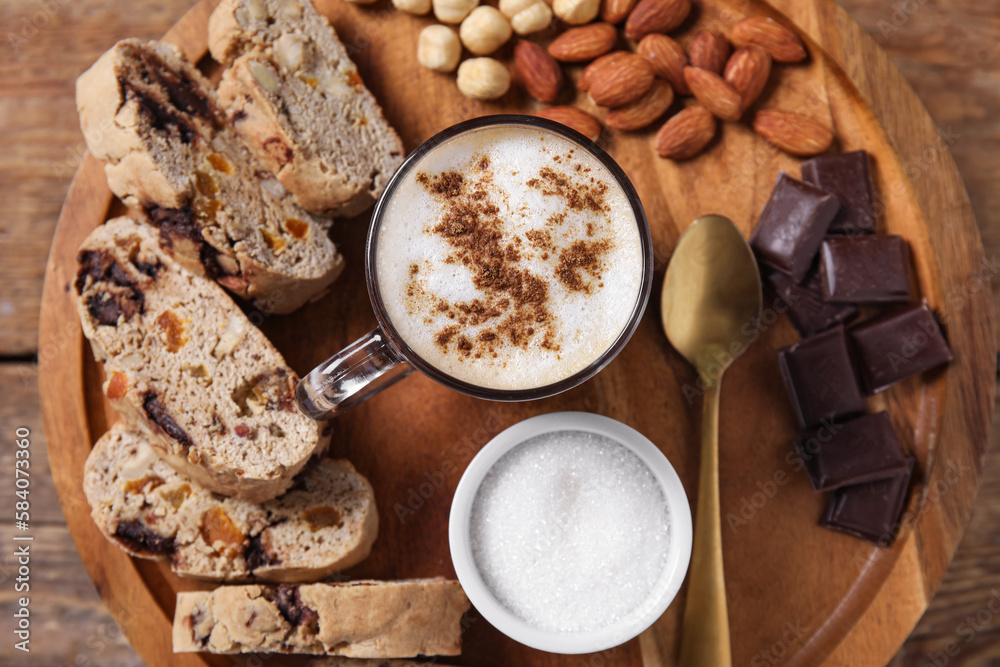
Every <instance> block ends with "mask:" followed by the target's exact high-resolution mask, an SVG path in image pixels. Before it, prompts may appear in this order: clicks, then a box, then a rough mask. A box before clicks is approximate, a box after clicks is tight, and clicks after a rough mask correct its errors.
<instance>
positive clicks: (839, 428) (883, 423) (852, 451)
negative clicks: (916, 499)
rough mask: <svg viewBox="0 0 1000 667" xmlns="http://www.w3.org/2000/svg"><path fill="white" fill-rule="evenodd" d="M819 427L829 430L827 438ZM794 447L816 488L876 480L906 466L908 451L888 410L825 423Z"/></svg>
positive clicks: (890, 475)
mask: <svg viewBox="0 0 1000 667" xmlns="http://www.w3.org/2000/svg"><path fill="white" fill-rule="evenodd" d="M820 431H822V432H825V433H826V436H825V439H826V442H823V436H822V435H821V434H820ZM795 450H796V452H797V453H798V455H799V456H800V457H802V461H803V462H804V463H805V468H806V474H807V475H808V476H809V483H810V484H811V485H812V487H813V488H814V489H815V490H817V491H830V490H832V489H837V488H840V487H842V486H848V485H851V484H863V483H865V482H874V481H875V480H877V479H885V478H886V477H892V476H894V475H898V474H901V473H903V472H905V471H906V470H907V462H906V455H905V454H904V453H903V448H902V447H901V446H900V445H899V440H897V439H896V433H895V431H893V430H892V422H891V421H890V420H889V413H888V412H877V413H875V414H872V415H864V416H863V417H858V418H857V419H852V420H851V421H849V422H846V423H842V424H841V423H837V422H836V421H834V422H833V423H832V425H831V424H825V425H824V427H823V428H822V429H820V430H819V431H817V434H816V435H813V436H801V437H799V438H798V439H797V440H796V441H795Z"/></svg>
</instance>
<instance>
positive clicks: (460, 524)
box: [448, 412, 692, 654]
mask: <svg viewBox="0 0 1000 667" xmlns="http://www.w3.org/2000/svg"><path fill="white" fill-rule="evenodd" d="M448 537H449V541H450V544H451V557H452V560H453V561H454V565H455V571H456V573H457V574H458V579H459V581H460V582H461V584H462V587H463V588H464V589H465V592H466V594H467V595H468V596H469V599H470V600H471V601H472V604H473V605H474V606H475V607H476V609H477V610H478V611H479V613H481V614H482V615H483V617H484V618H485V619H486V620H487V621H489V622H490V623H491V624H492V625H493V626H494V627H496V628H497V629H498V630H500V631H501V632H503V633H504V634H506V635H507V636H508V637H511V638H512V639H515V640H516V641H519V642H521V643H522V644H525V645H527V646H531V647H532V648H536V649H540V650H543V651H549V652H552V653H571V654H577V653H591V652H595V651H602V650H605V649H608V648H611V647H613V646H618V645H619V644H622V643H624V642H626V641H628V640H629V639H632V638H633V637H635V636H637V635H638V634H639V633H641V632H642V631H643V630H645V629H646V628H648V627H649V626H650V625H652V623H653V622H654V621H656V619H658V618H659V617H660V615H661V614H663V612H664V611H665V610H666V608H667V607H668V606H669V605H670V603H671V602H672V601H673V599H674V597H675V596H676V595H677V591H678V590H679V589H680V587H681V584H682V583H683V581H684V577H685V575H686V573H687V568H688V562H689V560H690V558H691V540H692V530H691V510H690V507H689V506H688V501H687V495H686V494H685V492H684V488H683V486H682V485H681V481H680V478H679V477H678V476H677V473H676V472H675V471H674V469H673V467H672V466H671V465H670V462H669V461H667V459H666V457H665V456H664V455H663V454H662V453H661V452H660V450H659V449H658V448H657V447H656V446H655V445H654V444H653V443H652V442H650V441H649V440H648V439H647V438H645V437H644V436H643V435H642V434H640V433H639V432H638V431H636V430H635V429H633V428H631V427H629V426H626V425H625V424H623V423H621V422H619V421H616V420H614V419H610V418H608V417H603V416H601V415H595V414H590V413H585V412H559V413H553V414H547V415H541V416H538V417H533V418H531V419H527V420H525V421H523V422H520V423H518V424H515V425H514V426H512V427H510V428H508V429H507V430H506V431H504V432H503V433H500V434H499V435H498V436H496V437H495V438H494V439H493V440H491V441H490V442H489V443H488V444H487V445H486V446H485V447H483V449H482V451H480V452H479V453H478V454H477V455H476V457H475V458H474V459H473V460H472V462H471V463H470V464H469V467H468V469H466V471H465V473H464V475H463V476H462V479H461V481H460V482H459V484H458V488H457V489H456V491H455V497H454V500H453V501H452V506H451V519H450V522H449V527H448Z"/></svg>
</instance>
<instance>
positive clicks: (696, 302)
mask: <svg viewBox="0 0 1000 667" xmlns="http://www.w3.org/2000/svg"><path fill="white" fill-rule="evenodd" d="M761 300H762V299H761V286H760V271H759V270H758V268H757V262H756V261H755V259H754V256H753V252H752V251H751V250H750V246H749V245H748V244H747V242H746V239H744V238H743V234H741V233H740V230H739V229H737V228H736V225H734V224H733V223H732V222H731V221H730V220H729V219H727V218H724V217H722V216H719V215H707V216H704V217H701V218H698V219H697V220H695V221H694V222H693V223H692V224H691V226H690V227H688V229H687V230H686V231H685V232H684V234H683V235H682V236H681V240H680V241H679V242H678V243H677V248H676V249H675V250H674V254H673V256H672V257H671V258H670V264H669V265H668V266H667V275H666V277H665V278H664V280H663V297H662V300H661V306H662V308H661V313H662V318H663V330H664V332H665V333H666V334H667V338H668V339H669V340H670V343H671V344H672V345H673V346H674V348H676V350H677V351H678V352H680V353H681V354H682V355H683V356H684V358H685V359H687V360H688V361H690V362H691V364H692V365H693V366H694V367H695V368H696V369H697V370H698V378H699V384H700V385H701V386H700V388H701V389H702V391H703V392H704V397H703V405H702V418H701V470H700V473H699V481H698V500H697V509H696V511H697V515H696V521H695V532H694V547H693V550H692V554H691V569H690V577H689V579H688V591H687V602H686V604H685V607H684V626H683V630H682V634H681V650H680V660H679V663H678V664H680V665H683V667H730V666H731V665H732V655H731V653H730V645H729V615H728V612H727V609H726V580H725V574H724V572H723V567H722V517H721V508H720V505H719V388H720V383H721V381H722V375H723V373H725V372H726V369H727V368H729V366H730V364H732V363H733V361H734V360H735V359H736V358H737V357H738V356H740V355H741V354H742V353H743V352H744V351H745V350H746V348H747V346H749V345H750V343H752V342H753V341H754V340H755V339H756V337H757V329H758V321H759V319H760V312H761Z"/></svg>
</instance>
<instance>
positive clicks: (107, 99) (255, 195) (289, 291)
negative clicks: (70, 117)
mask: <svg viewBox="0 0 1000 667" xmlns="http://www.w3.org/2000/svg"><path fill="white" fill-rule="evenodd" d="M77 109H78V111H79V113H80V124H81V127H82V128H83V132H84V136H85V138H86V139H87V146H88V148H89V149H90V151H91V152H92V153H93V154H94V155H95V156H96V157H97V158H99V159H101V160H103V161H104V162H105V171H106V173H107V176H108V185H109V187H110V188H111V190H112V192H114V193H115V194H116V195H118V197H120V198H121V199H122V201H124V202H125V203H126V204H127V205H129V206H131V207H133V208H135V209H137V210H139V211H142V212H143V213H144V214H145V216H146V217H147V219H148V220H149V221H150V222H151V223H152V224H153V225H155V226H156V227H157V228H158V229H159V231H160V236H161V240H162V242H163V244H164V245H165V247H167V248H168V249H169V250H170V252H171V253H172V254H173V255H174V256H175V258H176V259H177V260H178V261H179V262H181V263H182V264H183V265H184V266H185V268H187V269H189V270H191V271H194V272H196V273H201V274H203V275H207V276H209V277H211V278H214V279H217V280H218V281H219V282H220V283H221V284H222V285H224V286H225V287H226V288H227V289H229V290H231V291H232V292H233V293H235V294H236V295H237V296H240V297H243V298H247V299H251V300H253V301H254V303H255V304H256V305H257V306H258V307H259V308H261V309H263V310H265V311H266V312H277V313H286V312H290V311H292V310H295V309H296V308H298V307H299V306H301V305H302V304H304V303H305V302H306V301H308V300H310V299H312V298H314V297H316V296H317V295H319V294H321V293H322V292H323V291H325V290H326V289H327V288H328V287H329V285H330V283H331V282H333V280H334V279H335V278H336V277H337V276H338V275H339V273H340V271H341V269H342V267H343V260H342V258H341V256H340V254H339V253H338V252H337V249H336V248H335V247H334V245H333V242H332V241H331V240H330V238H329V236H328V231H329V228H330V221H329V220H326V219H322V218H317V217H315V216H313V215H311V214H309V213H308V212H307V211H305V210H303V209H301V208H300V207H298V206H296V205H295V204H294V202H293V201H292V197H291V195H290V194H289V193H288V192H287V191H286V190H285V188H284V187H283V186H282V185H281V183H280V182H279V181H278V180H277V179H276V178H274V176H273V175H272V174H270V173H268V171H267V169H266V168H265V167H264V166H263V165H262V164H260V163H259V162H258V161H257V160H256V159H255V158H254V157H253V155H252V154H251V153H250V151H248V150H247V148H246V147H245V146H244V145H243V144H242V142H241V141H240V139H239V137H238V136H237V135H236V133H235V132H234V131H233V129H232V127H231V126H230V125H229V124H228V123H227V121H226V118H225V114H224V112H223V111H222V109H221V107H220V106H219V102H218V98H217V97H216V94H215V91H214V90H213V89H212V87H211V84H209V82H208V81H207V80H206V79H205V78H204V77H203V76H202V75H201V74H200V73H199V72H198V70H197V69H195V68H194V67H193V66H192V65H191V64H189V63H188V62H186V61H185V60H184V58H183V57H182V55H181V53H180V51H179V50H178V49H177V48H176V47H174V46H172V45H170V44H165V43H162V42H142V41H140V40H135V39H126V40H122V41H121V42H119V43H118V44H116V45H115V46H114V47H113V48H112V49H111V50H109V51H108V52H107V53H105V54H104V55H103V56H101V58H100V59H99V60H98V61H97V62H96V63H94V65H93V66H92V67H91V68H90V69H88V70H87V71H86V72H85V73H84V74H83V75H82V76H81V77H80V78H79V80H78V81H77Z"/></svg>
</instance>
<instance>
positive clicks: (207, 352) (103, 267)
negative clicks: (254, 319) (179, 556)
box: [75, 218, 329, 502]
mask: <svg viewBox="0 0 1000 667" xmlns="http://www.w3.org/2000/svg"><path fill="white" fill-rule="evenodd" d="M158 241H159V239H158V236H157V234H156V231H155V230H154V229H152V228H151V227H149V226H148V225H144V224H141V223H139V222H136V221H135V220H133V219H131V218H118V219H115V220H111V221H109V222H107V223H105V224H104V225H102V226H101V227H98V228H97V229H96V230H94V232H92V233H91V235H90V236H89V237H87V240H86V241H84V243H83V245H82V246H81V247H80V252H79V255H78V262H79V270H78V272H77V277H76V281H75V288H76V292H77V294H78V300H77V305H78V310H79V313H80V318H81V320H82V322H83V333H84V335H85V336H86V337H87V338H88V339H89V340H90V343H91V347H92V348H93V350H94V356H95V357H96V358H97V359H98V360H99V361H102V362H103V363H104V372H105V375H106V376H107V378H108V379H107V382H106V383H105V387H104V393H105V396H107V398H108V400H109V401H110V402H111V405H112V406H113V407H114V408H115V409H116V410H117V411H118V412H119V413H120V414H121V415H122V416H123V417H124V418H125V420H126V421H127V422H128V423H129V424H131V425H132V426H133V427H135V428H136V429H139V430H140V431H141V432H143V433H144V434H145V435H146V437H147V438H148V440H149V443H150V445H151V446H152V447H153V449H154V450H155V451H156V453H157V454H158V455H159V456H160V458H162V459H163V460H164V461H166V462H167V463H168V464H170V465H171V466H172V467H173V468H175V469H176V470H178V471H179V472H180V473H182V474H184V475H185V476H186V477H188V478H190V479H192V480H194V481H196V482H198V483H199V484H201V485H202V486H204V487H205V488H207V489H209V490H211V491H215V492H217V493H221V494H223V495H227V496H236V497H237V498H240V499H243V500H247V501H250V502H262V501H265V500H269V499H271V498H274V497H276V496H278V495H279V494H281V493H283V492H284V491H285V490H286V489H288V487H290V486H291V485H292V481H293V479H294V477H295V476H296V475H297V474H298V473H299V471H300V470H302V468H303V467H304V466H305V465H306V463H307V462H308V461H309V459H311V458H312V457H313V456H314V455H317V454H321V453H322V452H323V451H324V450H325V449H326V446H327V444H328V442H329V434H328V433H326V432H324V431H325V428H326V427H324V425H322V424H319V423H317V422H314V421H313V420H311V419H309V418H308V417H306V416H305V415H303V414H302V413H301V412H299V410H298V408H297V407H296V405H295V400H294V396H293V392H294V389H295V383H296V381H297V379H298V378H297V376H296V374H295V371H293V370H292V369H291V368H289V367H288V365H287V364H286V363H285V360H284V358H283V357H282V356H281V354H280V353H279V352H278V351H277V350H276V349H274V346H273V345H271V343H270V341H268V340H267V338H266V337H265V336H264V334H263V333H261V331H260V330H259V329H257V328H256V327H255V326H254V325H253V324H252V323H251V322H250V320H249V319H248V318H247V317H246V316H245V315H244V314H243V312H242V311H241V310H240V309H239V308H238V307H237V306H236V304H235V303H233V301H232V300H231V299H230V298H229V297H228V296H227V295H226V293H225V292H224V291H223V290H222V288H220V287H219V286H218V285H216V284H215V283H214V282H212V281H210V280H207V279H205V278H202V277H201V276H199V275H197V274H194V273H191V272H190V271H187V270H185V269H184V268H183V267H182V266H180V265H179V264H178V263H177V262H176V261H174V259H173V258H172V257H171V256H170V255H169V254H167V252H166V251H164V250H163V249H162V248H161V247H160V245H159V242H158Z"/></svg>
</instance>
